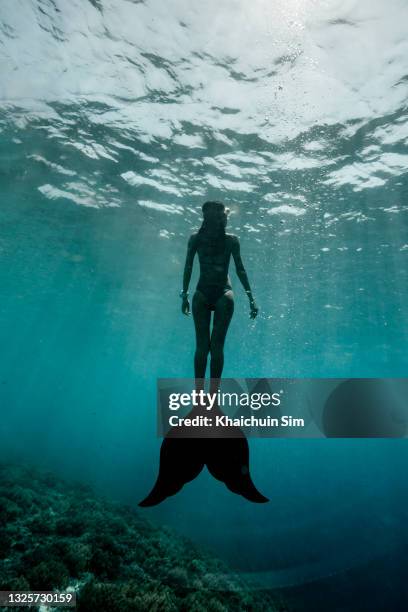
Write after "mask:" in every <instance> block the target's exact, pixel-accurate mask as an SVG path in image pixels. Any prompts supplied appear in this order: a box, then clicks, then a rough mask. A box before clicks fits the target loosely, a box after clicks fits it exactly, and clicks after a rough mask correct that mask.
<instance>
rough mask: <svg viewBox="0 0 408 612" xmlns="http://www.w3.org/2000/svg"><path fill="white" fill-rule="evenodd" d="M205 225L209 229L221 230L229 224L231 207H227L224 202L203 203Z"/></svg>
mask: <svg viewBox="0 0 408 612" xmlns="http://www.w3.org/2000/svg"><path fill="white" fill-rule="evenodd" d="M202 211H203V218H204V222H203V227H205V229H207V230H209V231H211V230H212V231H214V232H216V233H217V232H219V231H220V230H221V231H222V230H224V231H225V228H226V226H227V220H228V213H229V208H225V206H224V204H223V203H222V202H218V201H210V202H204V204H203V208H202Z"/></svg>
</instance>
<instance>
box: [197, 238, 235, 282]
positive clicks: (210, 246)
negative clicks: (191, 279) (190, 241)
mask: <svg viewBox="0 0 408 612" xmlns="http://www.w3.org/2000/svg"><path fill="white" fill-rule="evenodd" d="M231 245H232V241H231V236H230V235H228V234H226V236H225V239H222V240H220V239H218V240H209V239H208V240H207V239H206V238H204V237H203V238H201V237H200V238H197V255H198V260H199V262H200V278H199V281H198V284H197V289H199V290H200V291H202V290H203V289H204V290H205V289H206V288H207V287H217V288H219V289H223V290H229V289H231V282H230V279H229V276H228V268H229V263H230V258H231Z"/></svg>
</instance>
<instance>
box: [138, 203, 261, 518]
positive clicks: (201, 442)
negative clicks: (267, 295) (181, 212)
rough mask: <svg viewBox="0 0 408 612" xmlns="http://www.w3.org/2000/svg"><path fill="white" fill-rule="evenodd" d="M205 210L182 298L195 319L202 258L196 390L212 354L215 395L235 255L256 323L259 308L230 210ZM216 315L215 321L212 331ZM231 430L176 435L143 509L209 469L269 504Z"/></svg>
mask: <svg viewBox="0 0 408 612" xmlns="http://www.w3.org/2000/svg"><path fill="white" fill-rule="evenodd" d="M202 210H203V223H202V225H201V227H200V229H199V230H198V232H197V233H196V234H193V235H192V236H191V237H190V239H189V242H188V247H187V257H186V263H185V267H184V275H183V289H182V291H181V293H180V297H181V298H182V305H181V310H182V312H183V314H185V315H188V314H190V304H189V301H188V286H189V283H190V279H191V273H192V269H193V262H194V257H195V254H196V253H197V255H198V260H199V263H200V277H199V281H198V284H197V288H196V291H195V293H194V296H193V301H192V311H193V318H194V326H195V332H196V351H195V355H194V374H195V379H196V388H197V387H201V388H202V387H203V385H204V378H205V372H206V368H207V359H208V354H209V353H210V354H211V362H210V377H211V385H210V392H215V391H216V390H217V389H218V385H219V380H220V378H221V374H222V370H223V366H224V343H225V337H226V335H227V331H228V327H229V324H230V322H231V317H232V315H233V313H234V296H233V293H232V288H231V283H230V280H229V276H228V268H229V262H230V259H231V255H232V257H233V259H234V262H235V266H236V270H237V274H238V278H239V279H240V281H241V283H242V285H243V287H244V289H245V292H246V294H247V296H248V298H249V306H250V315H249V316H250V317H251V318H252V319H255V317H256V316H257V314H258V308H257V306H256V304H255V300H254V298H253V296H252V293H251V288H250V285H249V281H248V277H247V274H246V272H245V268H244V265H243V263H242V260H241V255H240V246H239V240H238V238H237V237H236V236H232V235H230V234H226V232H225V227H226V225H227V218H228V212H229V211H228V209H226V208H225V206H224V204H222V203H221V202H205V204H204V205H203V207H202ZM212 312H214V320H213V327H212V330H211V331H210V327H211V313H212ZM225 429H226V428H225ZM228 429H229V432H226V431H223V432H222V437H221V436H220V435H219V434H218V436H219V437H192V435H191V429H190V431H184V432H182V430H181V428H176V431H173V430H172V429H171V430H170V431H169V433H168V434H167V435H166V437H165V438H164V440H163V443H162V445H161V449H160V468H159V475H158V477H157V481H156V483H155V485H154V487H153V489H152V491H151V492H150V493H149V495H148V496H147V497H146V498H145V499H144V500H143V501H142V502H140V504H139V506H144V507H145V506H154V505H156V504H159V503H160V502H162V501H163V500H164V499H166V498H167V497H169V496H170V495H174V494H175V493H177V492H178V491H180V489H181V488H182V487H183V486H184V485H185V484H186V483H187V482H189V481H191V480H193V479H194V478H195V477H196V476H197V475H198V474H199V473H200V472H201V470H202V469H203V467H204V465H206V466H207V468H208V471H209V472H210V473H211V474H212V475H213V476H214V478H217V479H218V480H221V481H222V482H224V483H225V485H226V486H227V487H228V488H229V489H230V491H232V492H233V493H237V494H238V495H242V496H243V497H245V498H246V499H248V500H249V501H252V502H255V503H264V502H267V501H268V499H267V498H266V497H264V496H263V495H262V494H261V493H260V492H259V491H258V490H257V488H256V487H255V485H254V483H253V482H252V479H251V475H250V472H249V448H248V442H247V439H246V438H245V436H244V434H243V432H242V431H241V430H240V429H239V428H238V427H230V428H228Z"/></svg>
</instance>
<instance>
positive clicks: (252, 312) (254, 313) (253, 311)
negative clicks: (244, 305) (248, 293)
mask: <svg viewBox="0 0 408 612" xmlns="http://www.w3.org/2000/svg"><path fill="white" fill-rule="evenodd" d="M249 308H250V311H249V317H250V318H251V319H255V317H256V316H257V314H258V312H259V308H258V306H257V305H256V303H255V300H250V302H249Z"/></svg>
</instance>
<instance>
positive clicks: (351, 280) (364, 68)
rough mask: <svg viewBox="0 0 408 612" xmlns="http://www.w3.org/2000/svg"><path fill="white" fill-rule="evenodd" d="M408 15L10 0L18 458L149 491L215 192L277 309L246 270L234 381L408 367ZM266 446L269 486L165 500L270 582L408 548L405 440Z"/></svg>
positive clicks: (6, 334)
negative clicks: (251, 498)
mask: <svg viewBox="0 0 408 612" xmlns="http://www.w3.org/2000/svg"><path fill="white" fill-rule="evenodd" d="M407 23H408V3H407V2H406V0H387V1H386V0H359V1H358V0H343V1H340V0H322V1H317V0H276V1H274V2H272V1H267V0H251V2H245V1H244V0H218V1H216V0H209V1H208V2H206V3H199V2H195V1H192V0H168V1H166V2H163V1H161V0H150V1H149V0H146V1H143V0H70V1H69V2H68V1H65V0H1V2H0V62H1V63H0V70H1V78H0V106H1V108H0V202H1V205H0V228H1V232H0V258H1V259H0V261H1V268H0V291H1V300H0V343H1V346H2V351H1V355H0V372H1V378H0V402H1V404H0V405H1V420H0V440H1V443H0V459H3V460H13V461H14V460H18V461H27V462H30V463H32V464H35V465H39V466H41V467H46V468H47V469H52V470H54V471H56V472H58V473H59V474H61V475H68V476H70V477H76V478H77V479H78V480H82V481H84V482H88V483H91V484H93V485H94V486H96V487H97V488H98V489H99V490H100V491H102V492H103V493H105V494H108V495H110V496H112V497H114V498H117V499H120V500H124V501H127V502H130V503H131V504H132V505H134V506H136V504H137V502H138V501H140V499H142V498H143V497H144V496H145V495H146V494H147V492H148V491H149V490H150V488H151V485H152V484H153V482H154V479H155V477H156V474H157V468H158V453H159V448H160V442H161V440H160V439H158V438H157V436H156V397H155V394H156V380H157V378H158V377H183V378H186V377H191V376H192V375H193V353H194V333H193V323H192V320H191V319H187V318H185V317H183V316H182V315H181V312H180V300H179V297H178V292H179V290H180V289H181V282H182V270H183V264H184V257H185V252H186V245H187V239H188V236H189V235H190V233H191V232H192V231H194V230H195V229H197V228H198V227H199V225H200V221H201V205H202V203H203V202H204V201H205V200H208V199H218V200H222V201H223V202H224V203H225V204H226V205H228V206H229V208H230V209H231V215H230V218H229V226H228V228H229V230H228V231H231V232H232V233H236V234H237V235H239V237H240V240H241V245H242V254H243V259H244V263H245V264H246V268H247V271H248V275H249V279H250V282H251V285H252V287H253V292H254V295H255V298H256V300H257V303H258V306H259V308H260V313H259V316H258V318H257V320H256V321H255V322H252V321H250V319H249V317H248V308H247V303H246V298H245V294H244V292H243V291H242V289H241V287H240V285H239V281H238V279H237V278H236V276H235V273H234V272H232V275H231V277H232V283H233V287H234V289H235V295H236V307H235V316H234V318H233V320H232V323H231V328H230V331H229V335H228V338H227V342H226V351H225V368H224V375H225V376H227V377H228V376H229V377H238V378H244V377H258V378H259V377H263V376H265V377H280V376H282V377H292V376H293V377H341V378H347V377H355V376H357V377H394V378H396V377H405V376H406V375H407V367H408V353H407V350H406V345H407V340H408V303H407V300H408V282H407V281H408V266H407V263H408V233H407V221H408V178H407V170H408V153H407V141H408V107H407V93H408V38H407V36H406V24H407ZM196 279H197V270H196V269H195V272H194V276H193V281H192V287H193V286H194V284H195V282H196ZM250 448H251V471H252V473H253V477H254V480H255V482H256V484H257V485H259V488H260V490H261V491H262V492H263V493H264V494H265V495H266V496H267V497H269V498H270V500H271V501H270V503H269V504H265V505H262V506H254V505H251V504H249V503H248V502H247V501H245V500H243V499H241V498H239V497H238V496H234V495H233V494H232V493H231V492H230V491H228V490H227V489H226V488H225V487H224V485H222V484H221V483H220V482H217V481H216V480H214V479H212V478H210V476H209V475H208V474H207V473H203V474H201V475H200V476H199V477H198V478H197V479H196V480H195V481H194V482H192V483H190V484H188V485H186V487H184V489H183V490H182V492H181V493H179V494H178V495H177V496H175V497H173V498H171V499H168V500H167V501H166V502H165V503H163V504H162V505H161V506H159V507H157V508H155V509H152V510H143V511H141V512H143V513H144V514H145V515H146V516H148V517H149V518H152V519H154V520H155V521H156V522H158V523H160V524H162V525H171V526H173V527H175V528H176V529H177V530H178V531H179V532H180V533H183V534H185V535H188V536H189V537H191V538H192V539H193V540H194V541H196V542H198V543H201V544H203V545H204V546H206V547H208V548H209V549H210V550H211V551H214V552H215V553H216V554H218V555H219V556H221V557H222V558H224V559H225V560H227V561H228V562H229V563H230V564H231V565H232V566H233V567H235V568H237V569H238V570H239V571H240V572H242V574H243V575H244V576H245V577H254V579H255V578H256V580H257V581H258V582H259V583H261V584H262V585H263V586H264V587H268V588H269V587H270V588H275V587H281V588H286V587H296V586H298V585H303V584H304V583H308V582H310V583H313V581H318V580H323V579H325V578H326V577H328V576H330V575H337V574H339V575H344V572H348V571H350V570H351V569H353V568H363V569H364V568H367V567H370V564H373V563H377V562H381V561H382V560H384V559H385V560H387V559H388V560H389V559H394V560H395V559H399V560H400V561H401V564H402V562H403V560H404V563H406V559H407V556H408V555H407V552H406V551H407V549H406V545H407V538H408V531H407V519H408V510H407V498H408V490H407V485H406V477H405V465H406V461H407V458H408V448H407V444H406V442H405V440H365V441H362V440H273V439H268V440H250ZM381 567H382V566H381ZM367 571H368V570H367ZM342 572H343V574H342ZM379 580H380V579H379V577H378V575H377V578H376V581H377V583H378V581H379ZM382 580H383V583H384V584H385V585H387V584H390V583H388V582H387V581H389V580H391V578H390V577H389V576H388V575H387V574H386V575H385V576H383V577H382ZM372 587H373V592H374V587H375V585H374V584H373V585H372ZM390 588H391V587H390ZM385 590H386V589H385ZM368 591H370V589H368ZM376 595H377V596H378V594H376ZM367 597H369V594H368V595H367ZM384 597H386V595H384ZM375 601H377V602H378V601H379V600H378V598H377V599H376V600H374V599H373V602H374V603H375ZM373 602H371V607H369V606H368V607H367V609H370V610H374V609H375V607H373V606H374V603H373ZM366 603H367V602H366ZM367 605H368V603H367ZM299 609H300V608H299ZM315 609H316V610H317V609H318V608H317V607H315ZM333 609H334V608H333ZM360 609H361V608H360ZM384 609H386V608H384Z"/></svg>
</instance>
